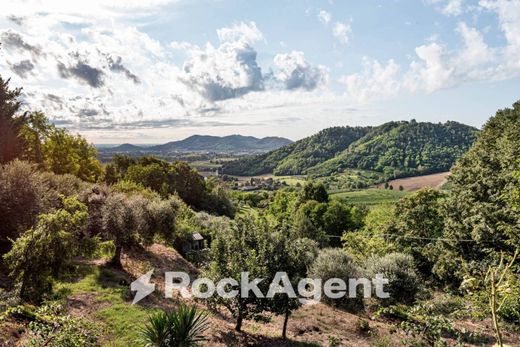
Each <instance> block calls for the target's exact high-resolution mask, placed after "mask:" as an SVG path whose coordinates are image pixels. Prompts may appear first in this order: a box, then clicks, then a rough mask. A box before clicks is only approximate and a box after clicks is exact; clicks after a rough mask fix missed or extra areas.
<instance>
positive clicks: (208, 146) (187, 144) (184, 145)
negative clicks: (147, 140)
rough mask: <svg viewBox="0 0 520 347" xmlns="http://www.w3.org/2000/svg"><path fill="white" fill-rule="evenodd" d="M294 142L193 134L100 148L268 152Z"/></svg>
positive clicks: (277, 138) (274, 138)
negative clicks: (159, 142)
mask: <svg viewBox="0 0 520 347" xmlns="http://www.w3.org/2000/svg"><path fill="white" fill-rule="evenodd" d="M290 143H292V141H291V140H289V139H286V138H283V137H264V138H261V139H259V138H256V137H253V136H242V135H229V136H223V137H220V136H210V135H193V136H190V137H188V138H186V139H184V140H180V141H172V142H168V143H165V144H162V145H156V146H149V147H141V146H136V145H131V144H128V143H126V144H122V145H120V146H116V147H112V148H104V149H100V150H101V151H103V152H112V153H138V152H142V153H148V152H150V153H151V152H154V153H157V152H162V153H168V152H241V153H245V152H268V151H272V150H275V149H277V148H280V147H283V146H286V145H288V144H290Z"/></svg>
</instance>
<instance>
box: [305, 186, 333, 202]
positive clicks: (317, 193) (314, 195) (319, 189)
mask: <svg viewBox="0 0 520 347" xmlns="http://www.w3.org/2000/svg"><path fill="white" fill-rule="evenodd" d="M303 200H304V201H308V200H315V201H317V202H328V201H329V194H328V193H327V190H326V189H325V186H324V185H323V183H313V182H308V183H307V184H305V186H304V187H303Z"/></svg>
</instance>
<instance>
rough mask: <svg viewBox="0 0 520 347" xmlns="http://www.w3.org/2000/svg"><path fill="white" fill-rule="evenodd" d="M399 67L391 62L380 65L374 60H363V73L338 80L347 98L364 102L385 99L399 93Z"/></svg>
mask: <svg viewBox="0 0 520 347" xmlns="http://www.w3.org/2000/svg"><path fill="white" fill-rule="evenodd" d="M398 73H399V66H398V65H397V64H396V63H395V61H393V60H389V61H388V62H387V63H386V65H382V64H381V63H379V62H378V61H376V60H370V59H368V58H366V57H365V58H364V59H363V71H362V72H359V73H355V74H351V75H347V76H343V77H341V78H340V80H339V82H340V83H342V84H344V85H345V88H346V94H347V96H348V97H350V98H353V99H355V100H357V101H361V102H365V101H368V100H373V99H386V98H390V97H393V96H395V95H397V94H398V93H399V89H400V88H401V82H400V81H399V75H398Z"/></svg>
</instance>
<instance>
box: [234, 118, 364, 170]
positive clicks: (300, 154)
mask: <svg viewBox="0 0 520 347" xmlns="http://www.w3.org/2000/svg"><path fill="white" fill-rule="evenodd" d="M367 131H368V128H361V127H354V128H352V127H333V128H328V129H325V130H322V131H320V132H319V133H317V134H315V135H313V136H310V137H307V138H305V139H302V140H300V141H296V142H294V143H292V144H290V145H288V146H284V147H282V148H279V149H277V150H274V151H271V152H269V153H266V154H261V155H259V156H255V157H248V158H245V159H241V160H237V161H232V162H229V163H226V164H225V165H224V172H225V173H227V174H231V175H245V176H254V175H261V174H265V173H271V172H272V173H274V174H276V175H298V174H302V173H303V172H304V171H305V169H307V168H310V167H312V166H314V165H316V164H319V163H321V162H323V161H325V160H327V159H330V158H332V157H333V156H334V155H335V154H336V153H339V152H340V151H342V150H343V149H345V148H346V147H347V146H349V145H350V144H351V143H352V142H354V141H356V140H358V139H359V138H361V137H362V136H363V135H365V134H366V133H367Z"/></svg>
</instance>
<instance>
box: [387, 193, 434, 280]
mask: <svg viewBox="0 0 520 347" xmlns="http://www.w3.org/2000/svg"><path fill="white" fill-rule="evenodd" d="M443 198H444V195H443V193H441V192H440V191H438V190H435V189H432V188H423V189H421V190H419V191H417V192H415V193H413V194H411V195H408V196H405V197H404V198H402V199H401V200H399V202H398V203H397V205H396V208H395V211H394V218H393V220H392V222H391V223H390V224H389V225H388V227H387V233H388V234H391V236H390V240H392V241H393V242H394V243H395V244H396V245H398V246H399V248H400V250H401V251H403V252H405V253H408V254H411V255H412V256H413V257H414V260H415V263H416V265H417V268H418V270H419V271H420V272H421V273H422V274H423V275H425V276H429V275H430V274H431V271H432V267H433V264H434V262H435V261H436V259H437V257H438V254H439V252H438V251H437V249H436V247H437V241H436V239H437V238H439V237H441V236H442V234H443V231H444V211H443V205H442V203H443V201H442V200H443Z"/></svg>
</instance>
